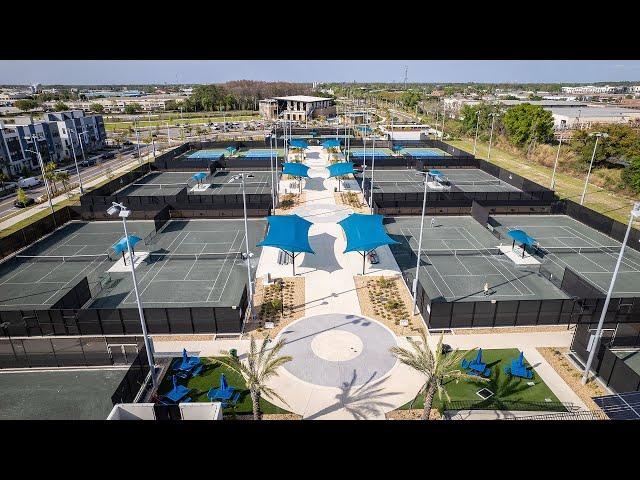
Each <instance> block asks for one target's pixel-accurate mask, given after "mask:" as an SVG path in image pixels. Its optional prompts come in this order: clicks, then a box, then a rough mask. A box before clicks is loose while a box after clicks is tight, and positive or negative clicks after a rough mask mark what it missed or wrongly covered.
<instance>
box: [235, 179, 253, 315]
mask: <svg viewBox="0 0 640 480" xmlns="http://www.w3.org/2000/svg"><path fill="white" fill-rule="evenodd" d="M245 177H247V178H253V175H252V174H250V173H245V172H242V173H239V174H238V175H234V176H233V177H232V178H231V181H232V182H233V181H236V180H238V179H241V180H242V206H243V208H244V241H245V248H246V254H245V256H246V261H247V281H248V282H249V283H248V285H249V308H250V309H251V316H252V317H253V315H254V311H253V283H252V282H251V262H250V259H251V257H252V256H253V253H251V252H250V251H249V227H248V225H247V197H246V195H245V189H244V179H245Z"/></svg>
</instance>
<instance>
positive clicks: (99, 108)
mask: <svg viewBox="0 0 640 480" xmlns="http://www.w3.org/2000/svg"><path fill="white" fill-rule="evenodd" d="M89 109H90V110H91V111H92V112H94V113H104V106H103V105H102V104H101V103H92V104H91V105H89Z"/></svg>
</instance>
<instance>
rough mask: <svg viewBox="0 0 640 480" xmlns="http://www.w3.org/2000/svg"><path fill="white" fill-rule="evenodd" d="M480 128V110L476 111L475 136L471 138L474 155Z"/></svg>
mask: <svg viewBox="0 0 640 480" xmlns="http://www.w3.org/2000/svg"><path fill="white" fill-rule="evenodd" d="M479 129H480V110H478V111H477V112H476V138H475V139H474V140H473V156H474V157H475V155H476V144H477V143H478V130H479Z"/></svg>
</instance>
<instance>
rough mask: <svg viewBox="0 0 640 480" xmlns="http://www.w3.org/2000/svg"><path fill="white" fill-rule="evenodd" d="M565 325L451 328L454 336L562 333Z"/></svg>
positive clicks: (565, 328)
mask: <svg viewBox="0 0 640 480" xmlns="http://www.w3.org/2000/svg"><path fill="white" fill-rule="evenodd" d="M566 330H567V326H566V325H547V326H533V327H495V328H453V329H452V331H453V334H454V335H478V334H483V333H529V332H536V333H539V332H564V331H566Z"/></svg>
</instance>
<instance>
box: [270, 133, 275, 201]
mask: <svg viewBox="0 0 640 480" xmlns="http://www.w3.org/2000/svg"><path fill="white" fill-rule="evenodd" d="M269 167H270V168H271V204H272V205H273V208H274V210H275V208H276V194H275V186H276V185H275V178H274V176H273V137H272V136H271V135H269Z"/></svg>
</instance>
